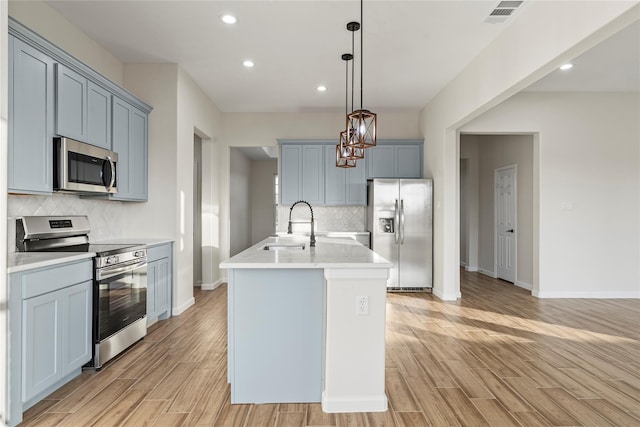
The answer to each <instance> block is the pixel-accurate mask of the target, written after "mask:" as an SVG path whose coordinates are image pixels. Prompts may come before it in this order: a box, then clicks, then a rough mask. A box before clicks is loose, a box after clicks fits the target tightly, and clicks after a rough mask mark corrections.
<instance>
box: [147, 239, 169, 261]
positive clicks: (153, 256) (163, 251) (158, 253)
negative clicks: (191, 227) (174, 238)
mask: <svg viewBox="0 0 640 427" xmlns="http://www.w3.org/2000/svg"><path fill="white" fill-rule="evenodd" d="M170 256H171V243H168V244H166V245H160V246H154V247H151V248H148V249H147V261H148V262H153V261H157V260H159V259H162V258H169V257H170Z"/></svg>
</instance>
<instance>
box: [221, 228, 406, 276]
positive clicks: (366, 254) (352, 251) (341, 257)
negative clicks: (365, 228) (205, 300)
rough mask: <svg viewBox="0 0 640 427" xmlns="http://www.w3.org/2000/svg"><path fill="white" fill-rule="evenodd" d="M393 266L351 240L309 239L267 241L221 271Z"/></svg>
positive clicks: (275, 239)
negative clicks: (299, 246)
mask: <svg viewBox="0 0 640 427" xmlns="http://www.w3.org/2000/svg"><path fill="white" fill-rule="evenodd" d="M296 244H304V245H305V246H304V249H302V250H300V249H281V250H265V249H264V247H265V246H268V245H296ZM392 266H393V265H392V264H391V263H390V262H389V261H387V260H386V259H385V258H383V257H381V256H380V255H378V254H377V253H375V252H373V251H372V250H370V249H369V248H367V247H365V246H363V245H361V244H360V243H358V242H356V241H355V240H351V239H336V238H329V237H317V238H316V246H315V247H310V246H309V237H307V236H287V237H280V236H278V237H268V238H267V239H265V240H263V241H261V242H260V243H257V244H256V245H253V246H252V247H250V248H248V249H246V250H244V251H242V252H240V253H239V254H237V255H235V256H233V257H231V258H229V259H228V260H226V261H223V262H222V263H220V268H242V269H245V268H248V269H250V268H291V269H294V268H386V269H388V268H391V267H392Z"/></svg>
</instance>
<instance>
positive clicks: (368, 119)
mask: <svg viewBox="0 0 640 427" xmlns="http://www.w3.org/2000/svg"><path fill="white" fill-rule="evenodd" d="M362 10H363V0H360V27H361V29H362V30H361V32H360V109H359V110H355V111H353V112H352V113H350V114H347V126H346V128H347V129H353V130H354V134H353V136H352V143H351V145H353V146H357V147H361V148H368V147H373V146H375V145H376V127H377V121H378V119H377V115H376V113H372V112H371V111H369V110H365V109H364V108H363V77H364V71H363V70H364V65H363V63H364V50H363V46H364V42H363V39H364V22H363V19H362V18H363V13H362Z"/></svg>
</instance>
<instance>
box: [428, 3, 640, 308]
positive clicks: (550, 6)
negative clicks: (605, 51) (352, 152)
mask: <svg viewBox="0 0 640 427" xmlns="http://www.w3.org/2000/svg"><path fill="white" fill-rule="evenodd" d="M524 7H525V8H526V9H523V10H522V11H521V12H522V13H519V14H518V15H516V16H515V17H514V18H513V21H512V22H511V23H510V24H509V26H508V27H507V28H506V29H505V30H504V31H503V32H502V33H501V34H500V35H499V36H498V37H496V39H495V40H494V41H493V42H492V43H491V45H489V46H488V47H487V48H486V49H485V50H484V51H483V52H481V53H480V54H479V55H478V56H477V57H476V58H475V59H474V60H473V61H472V62H471V63H470V64H469V65H468V66H467V67H465V69H464V70H463V71H462V72H461V73H460V74H459V75H458V76H457V77H456V78H455V79H453V80H452V81H451V82H450V83H449V84H448V85H447V86H446V87H445V88H444V89H443V90H442V91H441V92H440V93H439V94H438V95H437V96H436V97H435V98H434V99H433V100H431V102H429V104H428V105H427V106H426V107H425V108H424V110H423V111H422V113H421V131H422V134H423V135H424V138H425V141H426V144H425V153H424V165H425V166H424V167H425V176H426V177H432V178H434V285H433V292H434V294H435V295H436V296H438V297H439V298H442V299H445V300H452V299H456V298H457V297H458V296H459V282H460V278H459V265H460V260H459V256H460V254H459V249H458V245H459V236H458V232H459V211H458V208H459V206H458V203H459V182H458V167H459V152H458V151H459V150H458V143H459V141H458V135H457V129H458V128H459V127H460V126H461V125H463V124H465V123H467V122H468V121H470V120H471V119H473V118H475V117H477V116H479V115H480V114H482V113H483V112H485V111H487V110H489V109H490V108H492V107H494V106H496V105H498V104H500V103H501V102H503V101H504V100H506V99H507V98H509V97H510V96H512V95H514V94H516V93H518V92H519V91H520V90H522V89H524V88H525V87H527V86H528V85H529V84H531V83H533V82H534V81H536V80H538V79H539V78H541V77H543V76H544V75H546V74H548V73H549V72H551V71H552V70H554V69H556V68H557V67H558V66H560V65H561V64H562V63H564V62H566V61H568V60H570V59H572V58H574V57H576V56H578V55H579V54H581V53H583V52H585V51H586V50H588V49H590V48H591V47H593V46H595V45H596V44H598V43H599V42H601V41H602V40H604V39H606V38H607V37H608V36H610V35H612V34H614V33H615V32H617V31H618V30H620V29H622V28H623V27H624V26H626V25H628V24H630V23H632V22H634V21H637V20H638V19H639V17H640V7H638V2H637V1H613V2H609V1H590V2H545V1H538V2H526V3H525V5H524ZM541 28H544V31H541ZM534 269H535V260H534ZM534 282H535V278H534ZM534 286H535V284H534Z"/></svg>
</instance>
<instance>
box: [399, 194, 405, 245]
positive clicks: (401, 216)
mask: <svg viewBox="0 0 640 427" xmlns="http://www.w3.org/2000/svg"><path fill="white" fill-rule="evenodd" d="M400 244H401V245H404V199H400Z"/></svg>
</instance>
